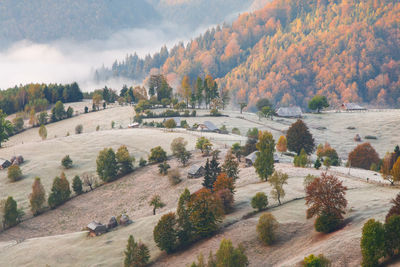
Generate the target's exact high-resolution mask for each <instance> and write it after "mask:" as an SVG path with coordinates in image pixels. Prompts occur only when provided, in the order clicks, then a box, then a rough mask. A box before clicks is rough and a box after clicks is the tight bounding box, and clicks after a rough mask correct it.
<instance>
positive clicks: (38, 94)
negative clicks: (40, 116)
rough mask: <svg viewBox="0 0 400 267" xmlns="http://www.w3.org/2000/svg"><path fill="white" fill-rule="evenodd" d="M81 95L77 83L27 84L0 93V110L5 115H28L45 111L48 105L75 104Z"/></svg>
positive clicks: (80, 98)
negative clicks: (23, 112) (16, 113)
mask: <svg viewBox="0 0 400 267" xmlns="http://www.w3.org/2000/svg"><path fill="white" fill-rule="evenodd" d="M82 99H83V94H82V92H81V89H80V88H79V86H78V84H77V83H72V84H65V85H62V84H27V85H24V86H15V87H14V88H9V89H7V90H3V91H0V109H2V110H3V111H4V112H5V113H7V114H12V113H15V112H18V111H25V112H27V113H29V112H30V111H31V110H34V112H39V111H43V110H45V109H46V108H47V107H48V106H49V104H55V103H56V102H57V101H61V102H63V103H67V102H77V101H81V100H82Z"/></svg>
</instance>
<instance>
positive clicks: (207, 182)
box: [203, 159, 214, 189]
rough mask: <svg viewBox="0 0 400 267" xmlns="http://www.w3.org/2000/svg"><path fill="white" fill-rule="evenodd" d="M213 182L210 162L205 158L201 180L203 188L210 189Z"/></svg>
mask: <svg viewBox="0 0 400 267" xmlns="http://www.w3.org/2000/svg"><path fill="white" fill-rule="evenodd" d="M213 184H214V181H213V175H212V171H211V167H210V162H209V160H208V159H207V161H206V165H205V166H204V180H203V186H204V187H205V188H208V189H211V188H212V186H213Z"/></svg>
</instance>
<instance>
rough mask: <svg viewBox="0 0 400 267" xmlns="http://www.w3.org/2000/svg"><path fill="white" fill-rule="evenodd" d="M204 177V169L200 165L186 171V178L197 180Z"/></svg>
mask: <svg viewBox="0 0 400 267" xmlns="http://www.w3.org/2000/svg"><path fill="white" fill-rule="evenodd" d="M203 175H204V167H203V166H201V165H196V164H194V165H192V166H191V167H190V169H189V171H188V178H199V177H201V176H203Z"/></svg>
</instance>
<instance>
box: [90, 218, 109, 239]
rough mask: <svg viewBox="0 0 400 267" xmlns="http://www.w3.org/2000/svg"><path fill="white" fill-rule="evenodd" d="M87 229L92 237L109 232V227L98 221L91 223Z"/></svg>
mask: <svg viewBox="0 0 400 267" xmlns="http://www.w3.org/2000/svg"><path fill="white" fill-rule="evenodd" d="M87 228H88V229H89V235H90V236H99V235H102V234H104V233H106V232H107V226H106V225H104V224H101V223H99V222H96V221H93V222H91V223H89V224H88V225H87Z"/></svg>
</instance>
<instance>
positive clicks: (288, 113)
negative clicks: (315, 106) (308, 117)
mask: <svg viewBox="0 0 400 267" xmlns="http://www.w3.org/2000/svg"><path fill="white" fill-rule="evenodd" d="M276 115H277V116H278V117H284V118H301V117H302V116H303V113H302V111H301V108H300V107H297V106H296V107H286V108H283V107H281V108H278V110H277V111H276Z"/></svg>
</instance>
